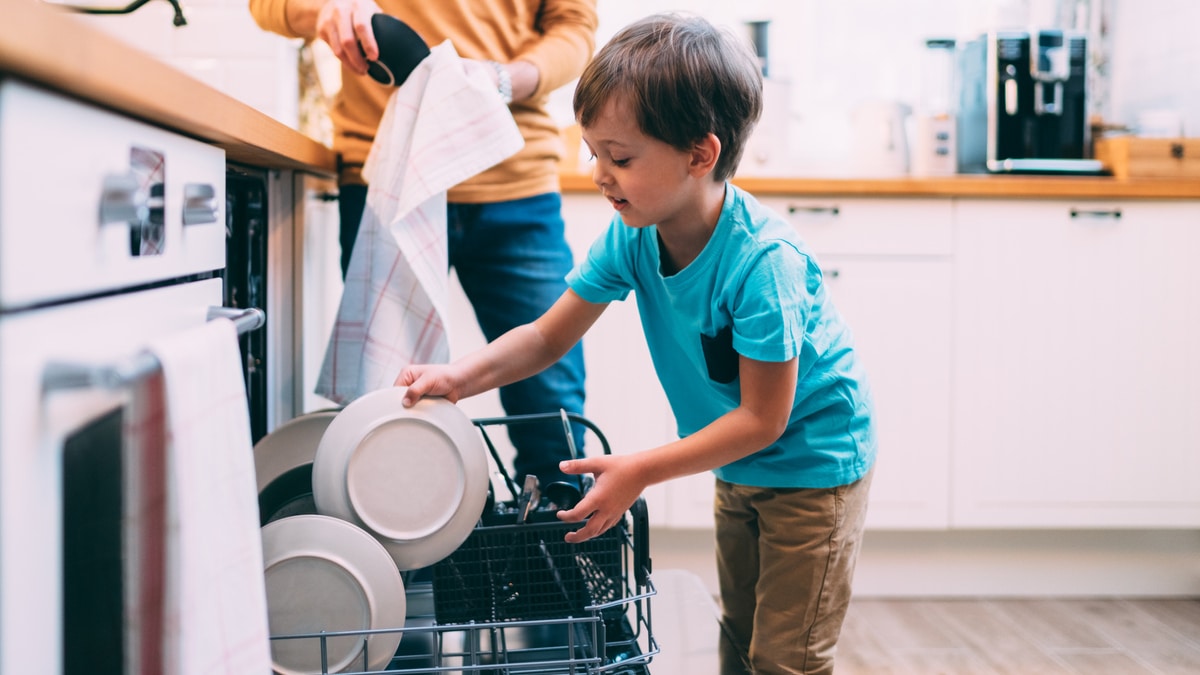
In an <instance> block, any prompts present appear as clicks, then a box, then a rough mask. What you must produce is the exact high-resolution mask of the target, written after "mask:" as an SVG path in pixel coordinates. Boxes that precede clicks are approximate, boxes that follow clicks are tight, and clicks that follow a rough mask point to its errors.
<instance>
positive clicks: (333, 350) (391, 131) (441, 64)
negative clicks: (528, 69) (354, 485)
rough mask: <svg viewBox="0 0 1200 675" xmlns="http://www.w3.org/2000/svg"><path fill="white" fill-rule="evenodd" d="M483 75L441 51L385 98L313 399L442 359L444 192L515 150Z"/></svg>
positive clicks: (356, 390)
mask: <svg viewBox="0 0 1200 675" xmlns="http://www.w3.org/2000/svg"><path fill="white" fill-rule="evenodd" d="M492 77H493V75H492V71H491V69H490V68H489V67H488V66H487V65H486V64H483V63H481V62H478V61H471V60H464V59H461V58H459V56H458V53H457V52H456V51H455V50H454V46H453V45H452V44H450V42H444V43H442V44H440V45H438V46H436V47H434V48H433V49H431V50H430V54H429V56H427V57H426V58H425V60H423V61H422V62H421V63H420V64H419V65H418V66H417V68H416V69H415V70H413V72H412V74H410V75H409V76H408V79H407V80H406V81H405V82H404V84H403V85H402V86H401V87H400V88H399V89H397V90H396V91H395V93H393V94H392V97H391V99H389V101H388V105H387V108H386V109H385V110H384V113H383V118H382V120H381V121H380V124H379V132H378V134H377V135H376V137H375V142H374V144H373V145H372V146H371V152H370V153H369V154H368V156H367V161H366V163H365V165H364V166H363V176H364V177H365V178H366V179H367V182H368V184H369V186H370V187H369V188H368V189H367V202H366V208H365V209H364V212H363V218H362V223H361V225H360V229H359V232H358V239H357V241H356V242H355V244H354V250H353V251H352V253H351V256H350V266H349V269H348V270H347V272H346V283H345V286H344V290H343V291H342V300H341V304H340V306H339V307H338V314H337V319H336V321H335V322H334V327H333V334H332V336H331V337H330V341H329V345H328V347H327V348H326V351H325V361H324V363H323V365H322V367H321V374H320V377H319V378H318V380H317V387H316V393H317V394H319V395H321V396H324V397H325V398H328V399H330V400H332V401H334V402H336V403H341V404H348V403H350V402H351V401H353V400H354V399H356V398H358V397H359V396H362V395H363V394H365V393H367V392H370V391H374V390H376V389H381V388H383V387H390V386H392V383H393V381H394V380H395V379H396V376H397V375H399V374H400V370H401V369H402V368H404V366H406V365H408V364H410V363H445V362H446V361H448V360H449V358H450V346H449V341H448V340H447V338H446V330H447V325H446V323H447V322H446V317H447V302H448V293H449V281H448V274H449V269H448V267H449V263H448V255H447V244H446V191H447V190H449V189H450V188H451V187H453V186H454V185H457V184H458V183H460V182H462V181H463V180H465V179H467V178H470V177H471V176H474V175H475V174H477V173H479V172H480V171H483V170H484V169H487V168H488V167H491V166H493V165H495V164H497V163H499V162H500V161H501V160H503V159H504V158H506V157H509V156H510V155H512V154H513V153H515V152H516V151H517V150H520V149H521V147H522V146H523V145H524V143H525V141H524V139H523V138H522V137H521V132H520V130H519V129H518V128H517V125H516V123H515V122H514V121H513V119H512V113H511V112H510V111H509V109H508V106H507V105H505V104H504V101H503V100H502V99H501V98H500V95H499V94H498V93H497V91H496V86H495V84H493V82H492Z"/></svg>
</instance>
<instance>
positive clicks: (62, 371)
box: [42, 307, 266, 392]
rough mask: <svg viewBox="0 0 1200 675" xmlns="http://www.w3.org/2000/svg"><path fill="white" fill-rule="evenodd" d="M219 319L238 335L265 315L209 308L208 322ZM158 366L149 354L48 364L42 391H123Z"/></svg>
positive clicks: (256, 311) (259, 323) (248, 310)
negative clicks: (230, 324)
mask: <svg viewBox="0 0 1200 675" xmlns="http://www.w3.org/2000/svg"><path fill="white" fill-rule="evenodd" d="M219 318H224V319H229V320H230V321H232V322H233V325H234V327H236V328H237V332H238V335H242V334H243V333H248V332H250V331H253V330H257V329H258V328H260V327H262V325H263V324H264V323H266V314H265V313H264V312H263V311H262V310H261V309H259V308H257V307H249V308H246V309H240V308H235V307H209V308H208V320H209V321H212V320H213V319H219ZM161 367H162V365H161V364H160V363H159V362H158V359H157V358H156V357H155V356H154V355H153V354H151V353H149V352H141V353H139V354H135V355H133V356H129V357H126V358H124V359H122V360H121V361H118V362H116V363H108V364H104V365H99V366H97V365H91V364H82V363H65V362H60V361H51V362H50V363H47V364H46V368H45V370H44V371H43V372H42V391H43V392H50V391H59V390H63V389H80V388H88V389H92V388H99V389H109V390H113V389H123V388H125V387H129V386H131V385H133V384H135V383H137V382H138V381H139V380H141V379H143V378H145V377H146V376H148V375H151V374H153V373H156V372H158V370H159V369H160V368H161Z"/></svg>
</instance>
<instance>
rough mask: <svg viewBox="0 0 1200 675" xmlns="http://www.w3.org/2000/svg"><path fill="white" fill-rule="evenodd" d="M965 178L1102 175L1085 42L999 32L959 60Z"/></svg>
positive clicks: (1065, 35) (1057, 34)
mask: <svg viewBox="0 0 1200 675" xmlns="http://www.w3.org/2000/svg"><path fill="white" fill-rule="evenodd" d="M959 70H960V80H959V81H960V83H961V88H960V102H959V117H958V169H959V171H960V172H962V173H982V172H1000V173H1015V172H1028V173H1084V174H1089V173H1100V170H1101V166H1102V165H1101V163H1100V162H1099V161H1097V160H1094V159H1092V158H1091V154H1092V152H1091V133H1090V128H1089V126H1088V119H1087V116H1088V105H1087V103H1088V93H1087V71H1088V51H1087V37H1086V36H1085V35H1083V34H1080V33H1073V32H1069V31H1062V30H1033V31H997V32H992V33H988V34H985V35H983V36H981V37H980V38H978V39H976V40H972V41H970V42H968V43H967V44H966V45H965V46H964V47H963V49H962V51H961V54H960V64H959Z"/></svg>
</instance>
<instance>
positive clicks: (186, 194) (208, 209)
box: [183, 183, 217, 225]
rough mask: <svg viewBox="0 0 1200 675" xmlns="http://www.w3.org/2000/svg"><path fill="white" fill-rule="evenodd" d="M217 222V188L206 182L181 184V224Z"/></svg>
mask: <svg viewBox="0 0 1200 675" xmlns="http://www.w3.org/2000/svg"><path fill="white" fill-rule="evenodd" d="M215 222H217V190H216V188H214V187H213V186H212V185H209V184H208V183H188V184H186V185H184V186H183V224H184V225H203V224H205V223H215Z"/></svg>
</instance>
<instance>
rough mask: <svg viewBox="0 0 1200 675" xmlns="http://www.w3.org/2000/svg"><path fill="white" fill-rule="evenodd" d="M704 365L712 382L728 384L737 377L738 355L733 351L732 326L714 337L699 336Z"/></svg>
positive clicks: (723, 329) (718, 332)
mask: <svg viewBox="0 0 1200 675" xmlns="http://www.w3.org/2000/svg"><path fill="white" fill-rule="evenodd" d="M700 346H701V348H703V350H704V363H705V365H706V366H707V367H708V377H709V379H710V380H712V381H713V382H718V383H720V384H729V383H730V382H733V381H734V380H736V379H737V376H738V353H737V352H736V351H734V350H733V326H726V327H724V328H722V329H721V330H719V331H717V334H716V335H711V336H710V335H705V334H703V333H701V334H700Z"/></svg>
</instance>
